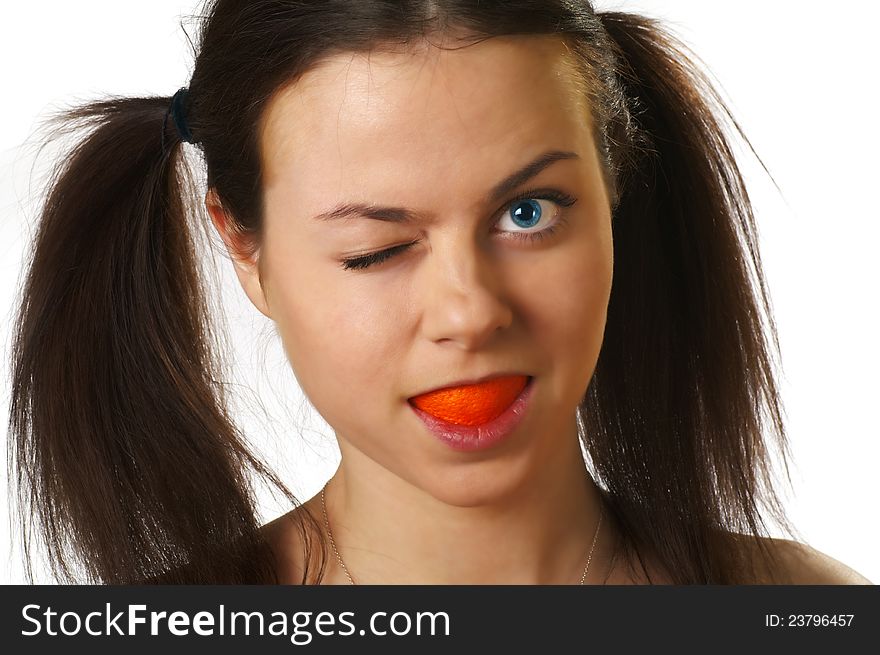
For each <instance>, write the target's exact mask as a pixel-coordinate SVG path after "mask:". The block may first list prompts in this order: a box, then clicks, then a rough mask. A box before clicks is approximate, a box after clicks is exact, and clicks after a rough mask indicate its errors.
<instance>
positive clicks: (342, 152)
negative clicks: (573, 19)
mask: <svg viewBox="0 0 880 655" xmlns="http://www.w3.org/2000/svg"><path fill="white" fill-rule="evenodd" d="M569 62H570V60H569V59H568V57H567V52H566V49H565V46H564V45H563V43H562V41H561V40H557V39H554V38H548V37H512V38H496V39H490V40H488V41H485V42H482V43H480V44H477V45H473V46H470V47H466V48H463V49H460V50H456V51H450V50H440V49H437V48H434V47H430V48H427V49H425V50H423V51H420V52H418V53H416V54H413V53H408V54H403V53H389V52H384V53H378V52H374V53H371V54H369V55H359V54H350V53H348V54H340V55H337V56H334V57H332V58H331V59H328V60H325V61H324V62H323V63H322V64H320V65H319V66H317V67H316V68H314V69H312V70H310V72H308V73H307V74H306V75H305V76H304V77H302V78H301V79H299V80H298V81H297V82H296V83H295V84H293V85H292V86H289V87H287V88H286V89H284V90H283V92H281V93H279V94H278V95H277V96H276V97H275V98H274V99H273V100H272V102H271V103H270V105H269V106H268V108H267V112H266V114H265V120H264V123H263V129H262V133H261V147H262V154H263V164H264V172H265V178H264V185H265V186H264V189H265V218H264V220H265V222H264V229H265V231H264V234H263V242H262V249H261V251H260V252H259V254H258V258H259V260H258V268H259V274H260V277H261V282H260V278H258V275H257V271H256V270H254V269H246V268H242V269H240V270H239V275H240V276H241V279H242V282H243V284H244V286H245V289H246V290H247V292H248V295H249V297H250V298H251V300H252V301H253V302H254V303H255V305H256V306H257V307H258V308H260V310H261V311H263V312H264V313H265V314H266V315H267V316H269V317H270V318H271V319H273V320H274V321H275V323H276V324H277V329H278V332H279V334H280V337H281V339H282V341H283V345H284V348H285V351H286V354H287V356H288V358H289V360H290V363H291V365H292V367H293V370H294V373H295V375H296V377H297V379H298V381H299V383H300V385H301V386H302V389H303V391H304V392H305V393H306V395H307V396H308V397H309V399H310V400H311V402H312V403H313V404H314V406H315V407H316V409H317V410H318V411H319V412H320V414H321V415H322V416H323V417H324V418H325V419H326V421H327V422H328V423H329V424H330V425H331V426H332V427H333V428H334V430H335V431H336V435H337V437H338V439H339V442H340V447H341V449H342V452H343V462H344V464H346V463H347V462H348V460H349V459H351V460H352V461H353V462H354V461H358V462H368V464H366V466H368V467H372V469H373V470H372V472H371V473H370V475H374V474H375V473H376V472H379V474H381V475H386V474H391V475H393V476H397V477H398V478H400V479H403V480H406V481H408V482H409V483H411V484H413V485H415V486H416V487H418V488H420V489H422V490H424V491H426V492H428V493H430V494H431V495H433V496H434V497H436V498H438V499H442V500H443V501H445V502H448V503H452V504H457V505H470V504H473V503H477V502H485V501H487V500H489V499H491V498H493V497H498V496H499V495H500V494H504V493H509V492H511V491H512V490H513V489H515V488H517V485H519V484H521V483H524V482H526V481H527V480H528V478H529V477H530V476H532V475H534V474H535V473H536V472H537V471H539V470H540V469H542V467H547V466H553V465H555V464H554V454H556V453H559V452H565V453H566V454H570V452H571V444H570V440H572V439H573V438H574V436H575V431H574V429H575V419H574V416H575V413H574V412H575V408H576V406H577V404H578V403H579V402H580V400H581V398H582V397H583V395H584V393H585V391H586V389H587V386H588V384H589V381H590V378H591V376H592V374H593V370H594V367H595V364H596V360H597V357H598V353H599V349H600V346H601V343H602V336H603V331H604V328H605V319H606V308H607V304H608V298H609V293H610V290H611V272H612V240H611V223H610V209H609V204H608V195H607V192H606V189H605V188H604V186H603V183H602V175H601V169H600V165H599V161H598V158H597V154H596V147H595V144H594V141H593V139H592V136H591V128H590V122H589V121H590V118H589V115H588V111H587V109H586V106H585V101H584V100H583V99H582V98H581V97H579V95H578V92H577V91H576V89H577V88H579V87H578V85H577V84H576V83H575V73H574V70H573V67H572V65H571V64H570V63H569ZM547 153H551V154H550V156H549V157H548V156H547ZM563 153H564V154H563ZM542 158H544V159H543V161H544V163H545V164H546V165H543V166H535V167H534V168H533V169H532V170H531V172H532V173H534V175H531V176H523V177H522V179H517V180H514V182H513V184H512V185H508V184H506V183H504V182H505V181H506V180H509V178H510V176H511V175H513V174H514V173H515V172H517V171H521V170H522V169H523V168H524V167H526V166H528V165H529V164H532V163H533V162H535V161H542ZM523 192H526V194H525V199H520V200H514V198H516V197H518V196H520V195H521V194H523ZM554 194H556V199H555V200H554V199H553V198H554ZM566 197H568V198H570V199H571V200H576V201H575V202H574V204H571V205H570V206H568V207H565V206H563V204H570V203H569V202H563V200H562V199H564V198H566ZM360 205H367V206H370V207H373V208H378V207H384V208H395V209H393V210H381V211H380V210H377V211H375V212H374V215H375V217H373V218H368V217H366V216H364V215H362V213H359V212H358V211H357V210H356V209H353V210H352V211H348V212H346V211H343V210H341V209H340V208H345V207H349V208H353V207H355V206H360ZM536 208H539V209H540V212H541V217H540V220H539V221H537V222H535V220H534V217H535V215H536V214H537V212H536ZM320 216H324V218H319V217H320ZM519 216H525V217H527V218H528V221H527V222H526V223H524V222H523V220H522V219H520V220H519V221H518V222H517V221H515V220H514V217H519ZM382 217H384V219H383V218H382ZM404 218H405V220H404ZM551 231H552V233H551ZM534 233H539V234H540V235H541V236H542V237H543V238H540V237H539V238H535V239H533V240H530V239H529V238H528V236H527V235H529V234H534ZM404 244H412V245H410V246H409V247H408V248H405V249H401V250H400V251H398V252H396V253H394V254H392V256H391V257H389V258H388V259H386V260H385V261H382V262H379V263H375V264H373V265H371V266H368V267H359V266H358V265H357V264H355V265H353V266H350V267H349V268H345V267H344V266H343V261H344V260H351V259H355V258H358V257H362V256H364V255H368V254H371V253H376V252H379V251H382V250H385V249H388V248H393V247H395V246H402V245H404ZM362 263H363V262H362ZM501 372H520V373H523V374H526V375H531V376H534V384H535V388H534V392H535V395H534V397H533V404H532V406H531V408H530V410H529V414H528V415H527V417H526V419H525V421H524V422H523V423H522V424H521V425H520V427H519V428H518V429H517V432H516V433H515V435H513V436H512V437H511V438H509V439H507V440H505V441H503V442H502V443H501V444H498V445H497V446H495V447H493V448H490V449H488V450H484V451H479V452H477V453H473V452H472V453H467V452H460V451H456V450H453V449H451V448H450V447H449V446H447V445H445V444H444V443H442V442H440V441H439V440H437V439H436V438H435V437H433V436H431V434H430V433H429V432H428V431H427V429H426V428H425V426H424V425H423V424H422V422H421V421H420V420H419V419H418V418H417V416H416V415H415V414H414V412H413V410H412V409H411V407H410V406H409V404H408V402H407V400H408V398H410V397H412V396H414V395H417V394H419V393H422V392H425V391H428V390H432V389H436V388H438V387H443V386H448V385H450V384H452V383H454V382H456V381H459V380H462V379H473V378H479V377H484V376H487V375H489V374H492V373H501ZM557 456H558V455H557ZM545 470H546V469H545Z"/></svg>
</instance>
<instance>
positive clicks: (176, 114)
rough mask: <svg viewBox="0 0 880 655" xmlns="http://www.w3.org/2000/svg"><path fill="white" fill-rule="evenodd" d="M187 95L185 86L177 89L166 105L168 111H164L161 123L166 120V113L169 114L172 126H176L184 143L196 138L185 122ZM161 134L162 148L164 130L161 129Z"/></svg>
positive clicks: (187, 90)
mask: <svg viewBox="0 0 880 655" xmlns="http://www.w3.org/2000/svg"><path fill="white" fill-rule="evenodd" d="M188 96H189V89H187V88H186V87H183V88H180V89H178V90H177V93H175V94H174V96H173V97H172V98H171V104H170V105H169V107H168V111H166V112H165V121H163V123H162V125H163V126H164V125H165V123H166V122H167V121H168V114H171V118H172V119H173V120H174V127H175V128H177V133H178V135H180V140H181V141H184V142H186V143H195V142H196V140H195V139H194V138H193V135H192V132H190V131H189V126H188V125H187V124H186V100H187V97H188ZM162 136H163V148H164V136H165V132H164V130H163V131H162Z"/></svg>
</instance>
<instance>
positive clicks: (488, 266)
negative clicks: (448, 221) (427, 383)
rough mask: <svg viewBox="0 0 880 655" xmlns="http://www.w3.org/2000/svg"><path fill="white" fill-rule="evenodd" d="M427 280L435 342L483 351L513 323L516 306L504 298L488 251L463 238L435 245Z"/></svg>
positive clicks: (427, 313)
mask: <svg viewBox="0 0 880 655" xmlns="http://www.w3.org/2000/svg"><path fill="white" fill-rule="evenodd" d="M429 258H430V260H431V261H430V264H429V265H428V267H427V272H426V275H425V278H424V279H423V285H424V287H423V293H421V294H419V295H420V297H422V298H423V299H424V304H423V317H422V318H423V330H424V333H425V335H426V336H427V337H428V338H429V339H431V340H432V341H434V342H438V343H439V342H449V343H454V344H457V345H458V347H460V348H462V349H464V350H476V349H479V348H480V347H481V346H482V345H483V344H484V343H485V342H486V341H488V340H489V339H491V338H492V337H493V336H494V335H495V333H496V332H497V331H499V330H502V329H504V328H506V327H508V326H509V325H510V324H511V322H512V320H513V310H512V309H511V307H510V302H509V300H508V299H507V298H505V294H504V287H505V285H504V280H503V277H502V275H501V274H500V272H499V270H498V268H497V267H495V266H493V265H492V262H491V261H490V258H489V257H488V256H486V254H485V253H481V252H479V248H476V247H475V246H474V245H473V244H470V245H468V246H462V245H461V241H460V240H459V241H458V242H456V243H455V244H453V243H448V244H446V246H445V247H443V248H441V247H439V246H436V245H435V246H432V249H431V253H430V255H429Z"/></svg>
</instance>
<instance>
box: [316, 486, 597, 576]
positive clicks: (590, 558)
mask: <svg viewBox="0 0 880 655" xmlns="http://www.w3.org/2000/svg"><path fill="white" fill-rule="evenodd" d="M326 489H327V484H326V483H325V484H324V486H323V487H321V512H322V513H323V514H324V527H325V528H326V529H327V536H328V537H330V546H331V547H332V548H333V553H334V554H335V555H336V561H337V562H339V566H341V567H342V570H343V571H344V572H345V576H346V577H347V578H348V582H349V584H352V585H353V584H355V582H354V579H353V578H352V577H351V573H349V572H348V567H347V566H346V565H345V562H344V561H342V555H340V554H339V549H338V548H336V541H335V540H334V539H333V531H332V530H331V529H330V519H329V518H328V517H327V503H326V501H325V500H324V491H325V490H326ZM603 514H604V512H603V511H602V506H601V504H600V505H599V520H598V521H597V522H596V532H595V533H593V543H592V544H590V552H589V554H588V555H587V565H586V566H585V567H584V573H583V575H581V581H580V584H584V581H585V580H586V579H587V573H588V572H589V570H590V562H592V561H593V550H594V549H595V548H596V540H597V539H598V538H599V528H601V527H602V515H603Z"/></svg>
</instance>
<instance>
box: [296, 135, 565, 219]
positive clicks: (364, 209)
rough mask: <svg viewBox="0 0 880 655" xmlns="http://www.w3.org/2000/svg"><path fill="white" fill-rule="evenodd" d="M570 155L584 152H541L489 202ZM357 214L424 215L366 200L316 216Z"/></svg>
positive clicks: (505, 181) (494, 190)
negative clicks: (367, 202)
mask: <svg viewBox="0 0 880 655" xmlns="http://www.w3.org/2000/svg"><path fill="white" fill-rule="evenodd" d="M566 159H580V155H578V154H577V153H576V152H571V151H567V150H548V151H547V152H545V153H543V154H542V155H539V156H538V157H537V158H535V159H534V160H532V161H531V162H529V163H528V164H526V165H525V166H523V167H522V168H520V169H519V170H517V171H514V172H513V173H511V174H510V175H508V176H507V177H506V178H504V179H503V180H501V181H500V182H499V183H498V184H496V185H495V186H494V187H492V189H491V190H490V191H489V195H488V196H487V198H486V201H487V203H495V202H498V201H499V200H500V199H501V198H503V197H504V196H506V195H507V194H509V193H510V192H511V191H513V190H514V189H516V188H517V187H518V186H520V185H521V184H523V183H525V182H527V181H528V180H530V179H531V178H533V177H535V176H536V175H538V173H540V172H541V171H543V170H544V169H545V168H547V167H548V166H550V164H552V163H554V162H557V161H563V160H566ZM357 218H369V219H373V220H378V221H388V222H391V223H411V222H414V221H416V220H418V219H419V218H420V215H419V213H418V212H415V211H413V210H411V209H407V208H406V207H384V206H378V205H372V204H366V203H352V202H346V203H342V204H340V205H338V206H337V207H336V208H334V209H332V210H331V211H328V212H323V213H321V214H318V215H316V216H315V217H314V218H313V220H316V221H335V220H352V219H357Z"/></svg>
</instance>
